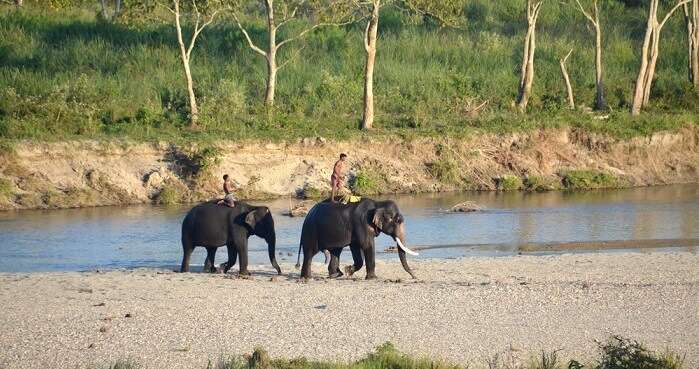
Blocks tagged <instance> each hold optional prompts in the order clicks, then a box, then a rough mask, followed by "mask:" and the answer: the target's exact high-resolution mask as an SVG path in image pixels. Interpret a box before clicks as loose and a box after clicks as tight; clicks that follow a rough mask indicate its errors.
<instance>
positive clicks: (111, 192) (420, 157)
mask: <svg viewBox="0 0 699 369" xmlns="http://www.w3.org/2000/svg"><path fill="white" fill-rule="evenodd" d="M698 147H699V132H698V130H697V129H696V128H686V129H684V130H682V131H680V132H677V133H657V134H654V135H652V136H650V137H642V138H634V139H630V140H618V139H614V138H610V137H605V136H600V135H593V134H589V133H587V132H584V131H579V130H574V129H561V130H541V131H536V132H531V133H520V134H509V135H504V136H503V135H492V134H480V135H474V136H471V137H467V138H464V139H454V138H439V137H430V138H417V139H411V140H405V139H397V138H396V139H387V138H364V139H361V140H353V141H346V142H332V141H329V140H326V139H323V138H321V137H317V138H306V139H303V140H299V141H295V142H282V143H262V142H246V143H221V144H216V145H202V144H198V145H191V146H188V147H183V146H177V145H172V144H168V143H128V142H96V141H80V142H61V143H33V142H21V143H17V144H14V145H12V146H11V147H7V148H4V149H2V151H0V209H3V210H8V209H28V208H65V207H83V206H102V205H125V204H138V203H176V202H191V201H198V200H202V199H208V198H212V197H216V196H220V176H221V175H222V174H223V173H228V174H230V175H231V176H232V177H233V178H234V180H235V181H236V182H238V183H239V184H240V191H239V196H240V197H242V198H248V199H263V198H269V197H281V196H300V197H317V196H322V195H324V194H325V193H327V192H328V191H329V183H328V178H329V177H330V170H331V167H332V163H333V161H334V160H335V159H336V157H337V156H338V154H339V153H340V152H346V153H348V154H349V156H350V159H351V169H350V173H349V176H348V177H349V178H348V179H349V183H350V185H352V186H353V189H354V191H355V192H358V193H362V194H377V193H408V192H439V191H454V190H531V191H542V190H556V189H562V188H571V189H588V188H604V187H631V186H648V185H660V184H670V183H688V182H699V169H698V167H697V166H698V165H699V150H698Z"/></svg>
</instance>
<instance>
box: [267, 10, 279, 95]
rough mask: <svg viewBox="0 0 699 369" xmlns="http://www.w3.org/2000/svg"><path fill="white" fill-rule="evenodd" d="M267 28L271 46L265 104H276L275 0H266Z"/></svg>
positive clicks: (268, 53)
mask: <svg viewBox="0 0 699 369" xmlns="http://www.w3.org/2000/svg"><path fill="white" fill-rule="evenodd" d="M265 7H266V8H267V30H268V36H269V48H268V49H267V53H266V54H267V55H266V57H267V88H266V89H265V105H266V106H268V107H271V106H274V93H275V90H276V86H277V70H278V67H277V28H276V24H275V21H274V0H266V1H265Z"/></svg>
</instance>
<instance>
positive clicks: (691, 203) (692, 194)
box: [0, 185, 699, 272]
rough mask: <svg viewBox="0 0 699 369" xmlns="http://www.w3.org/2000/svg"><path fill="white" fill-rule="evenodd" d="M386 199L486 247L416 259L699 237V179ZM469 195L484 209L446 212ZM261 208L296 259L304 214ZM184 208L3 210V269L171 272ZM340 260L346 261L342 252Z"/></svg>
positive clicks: (424, 233) (384, 241) (261, 257)
mask: <svg viewBox="0 0 699 369" xmlns="http://www.w3.org/2000/svg"><path fill="white" fill-rule="evenodd" d="M388 198H393V199H395V200H396V201H397V202H398V205H399V207H400V208H401V210H402V212H403V214H404V215H405V218H406V222H407V229H408V241H409V243H410V246H435V245H454V244H458V245H483V244H485V245H490V246H486V247H483V246H479V247H471V248H468V247H466V248H464V247H461V248H435V249H429V250H424V251H423V252H421V257H456V256H463V255H509V254H512V253H515V252H517V248H518V245H521V244H531V243H550V242H589V241H604V240H644V239H645V240H647V239H691V238H699V223H698V221H697V219H698V218H699V186H697V185H682V186H666V187H653V188H640V189H630V190H616V191H590V192H548V193H532V194H530V193H495V192H467V193H450V194H424V195H397V196H388ZM466 200H470V201H475V202H476V203H478V204H480V205H483V206H484V207H485V208H486V209H487V210H485V211H482V212H476V213H467V214H450V213H447V212H446V209H449V208H450V207H451V206H452V205H454V204H456V203H459V202H462V201H466ZM259 203H262V202H259ZM265 204H266V205H268V206H270V208H271V209H272V211H273V214H274V215H275V222H276V228H277V245H278V247H277V250H278V251H279V252H281V256H280V257H279V258H280V259H283V260H288V261H290V260H295V258H296V251H297V249H298V241H299V234H300V231H301V224H302V222H303V219H302V218H288V217H284V216H281V215H280V214H281V212H282V211H283V210H286V209H287V208H288V206H289V200H288V199H283V200H276V201H271V202H266V203H265ZM188 209H189V206H185V207H154V206H130V207H107V208H90V209H71V210H52V211H17V212H4V213H0V271H5V272H6V271H33V270H84V269H90V268H97V267H99V268H115V267H138V266H151V267H158V266H167V267H168V268H176V267H177V266H178V265H179V262H180V258H181V252H182V251H181V246H180V242H179V237H180V225H181V221H182V218H183V216H184V214H185V213H186V211H187V210H188ZM392 243H393V241H392V240H391V239H390V238H389V237H386V236H382V237H379V238H378V239H377V245H378V247H377V249H378V250H382V249H384V248H385V247H386V246H389V245H391V244H392ZM250 248H251V253H250V259H251V263H253V264H260V263H262V264H267V263H268V260H267V256H266V245H265V243H264V241H262V240H260V239H258V238H255V237H253V238H251V239H250ZM688 249H689V250H690V251H695V250H696V247H689V248H688ZM683 250H684V249H683ZM204 256H205V251H204V250H203V249H197V250H196V251H195V254H194V257H193V262H194V263H202V262H203V259H204ZM380 256H381V257H385V258H392V259H393V258H396V259H397V257H396V256H395V255H391V254H381V255H380ZM226 258H227V256H226V250H225V248H222V249H220V250H219V252H218V253H217V262H222V261H225V260H226ZM344 258H345V261H346V260H347V259H348V258H349V253H348V252H347V256H344Z"/></svg>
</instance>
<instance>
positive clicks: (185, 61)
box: [172, 0, 199, 127]
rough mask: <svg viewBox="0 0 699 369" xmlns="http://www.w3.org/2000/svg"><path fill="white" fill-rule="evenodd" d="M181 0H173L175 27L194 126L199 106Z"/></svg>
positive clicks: (190, 121)
mask: <svg viewBox="0 0 699 369" xmlns="http://www.w3.org/2000/svg"><path fill="white" fill-rule="evenodd" d="M179 2H180V1H179V0H173V1H172V3H173V5H174V13H175V29H176V31H177V43H178V44H179V45H180V57H181V59H182V67H183V69H184V76H185V79H186V80H187V93H188V95H189V124H190V126H192V127H195V126H196V125H197V120H198V119H199V108H198V106H197V98H196V95H194V81H193V80H192V71H191V69H190V68H189V60H190V57H189V55H190V54H189V53H188V52H187V48H186V47H185V45H184V39H183V37H182V25H181V24H180V4H179Z"/></svg>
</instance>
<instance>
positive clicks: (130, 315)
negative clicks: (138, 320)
mask: <svg viewBox="0 0 699 369" xmlns="http://www.w3.org/2000/svg"><path fill="white" fill-rule="evenodd" d="M124 318H133V314H131V313H126V315H124Z"/></svg>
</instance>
